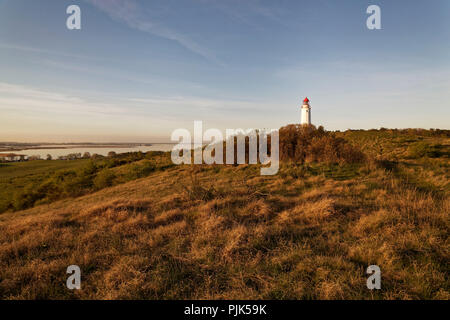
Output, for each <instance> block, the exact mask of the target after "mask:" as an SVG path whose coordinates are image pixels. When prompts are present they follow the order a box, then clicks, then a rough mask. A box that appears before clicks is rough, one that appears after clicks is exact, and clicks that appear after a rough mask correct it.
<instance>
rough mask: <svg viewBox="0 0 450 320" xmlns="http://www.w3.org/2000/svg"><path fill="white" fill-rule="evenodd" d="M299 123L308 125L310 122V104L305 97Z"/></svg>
mask: <svg viewBox="0 0 450 320" xmlns="http://www.w3.org/2000/svg"><path fill="white" fill-rule="evenodd" d="M300 124H302V125H304V124H307V125H310V124H311V106H310V105H309V99H308V98H305V100H303V105H302V119H301V121H300Z"/></svg>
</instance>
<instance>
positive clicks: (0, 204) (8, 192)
mask: <svg viewBox="0 0 450 320" xmlns="http://www.w3.org/2000/svg"><path fill="white" fill-rule="evenodd" d="M87 161H88V160H84V159H81V160H74V161H63V160H54V161H46V160H38V161H27V162H14V163H0V212H3V211H5V210H7V209H8V207H9V205H10V203H11V201H12V198H13V197H14V195H15V194H16V192H17V191H19V190H21V189H23V188H24V187H25V186H27V185H29V184H30V183H38V182H41V181H44V180H45V179H47V178H48V177H50V176H51V175H52V174H54V173H55V172H56V171H58V170H65V169H77V168H80V167H81V166H83V165H85V164H86V162H87Z"/></svg>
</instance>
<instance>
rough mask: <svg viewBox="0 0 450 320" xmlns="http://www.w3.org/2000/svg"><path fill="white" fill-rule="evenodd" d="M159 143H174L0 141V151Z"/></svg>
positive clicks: (116, 146) (145, 145) (147, 145)
mask: <svg viewBox="0 0 450 320" xmlns="http://www.w3.org/2000/svg"><path fill="white" fill-rule="evenodd" d="M159 144H175V143H106V144H105V143H90V142H88V143H23V144H22V143H14V142H10V143H0V152H14V151H23V150H42V149H61V150H63V149H73V148H74V147H76V148H84V149H89V148H92V149H94V148H102V149H103V148H105V149H107V148H134V147H143V146H144V147H150V146H152V145H159Z"/></svg>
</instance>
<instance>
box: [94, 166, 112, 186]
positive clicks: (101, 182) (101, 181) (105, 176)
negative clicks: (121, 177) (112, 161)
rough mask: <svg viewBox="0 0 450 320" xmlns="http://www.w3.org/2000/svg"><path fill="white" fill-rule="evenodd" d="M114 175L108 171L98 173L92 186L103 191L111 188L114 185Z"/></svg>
mask: <svg viewBox="0 0 450 320" xmlns="http://www.w3.org/2000/svg"><path fill="white" fill-rule="evenodd" d="M115 179H116V175H115V173H114V172H112V171H111V170H108V169H104V170H102V171H100V172H99V173H98V174H97V176H96V177H95V179H94V186H95V188H97V189H103V188H107V187H111V186H112V185H113V184H114V180H115Z"/></svg>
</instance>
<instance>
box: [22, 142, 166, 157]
mask: <svg viewBox="0 0 450 320" xmlns="http://www.w3.org/2000/svg"><path fill="white" fill-rule="evenodd" d="M173 147H174V145H173V144H154V145H151V146H135V147H131V148H120V147H96V146H94V147H92V148H89V147H73V148H67V149H54V148H48V149H24V150H21V151H16V152H14V153H17V154H24V155H27V156H36V155H39V156H41V159H45V158H46V157H47V154H50V155H51V156H52V158H53V159H56V158H58V157H59V156H66V155H68V154H69V153H81V154H82V155H83V153H85V152H89V153H90V154H91V155H92V154H94V153H96V154H100V155H103V156H106V155H107V154H108V152H110V151H114V152H115V153H126V152H137V151H142V152H147V151H171V150H172V148H173Z"/></svg>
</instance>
